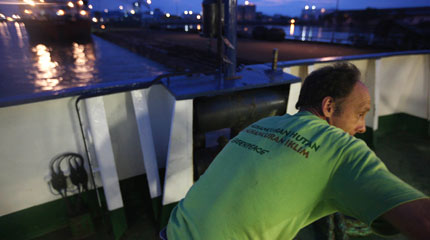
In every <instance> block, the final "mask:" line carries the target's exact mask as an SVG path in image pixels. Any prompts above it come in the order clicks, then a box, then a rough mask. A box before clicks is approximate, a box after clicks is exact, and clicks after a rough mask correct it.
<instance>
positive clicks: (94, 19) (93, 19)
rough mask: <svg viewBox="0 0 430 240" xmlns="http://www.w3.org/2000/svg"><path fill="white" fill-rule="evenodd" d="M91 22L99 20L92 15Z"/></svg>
mask: <svg viewBox="0 0 430 240" xmlns="http://www.w3.org/2000/svg"><path fill="white" fill-rule="evenodd" d="M91 20H92V21H93V22H95V23H96V22H98V21H99V20H97V18H96V17H93V18H92V19H91Z"/></svg>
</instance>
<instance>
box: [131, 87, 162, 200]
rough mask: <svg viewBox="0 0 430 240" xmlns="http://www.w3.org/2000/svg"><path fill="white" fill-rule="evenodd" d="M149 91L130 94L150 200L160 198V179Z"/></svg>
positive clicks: (144, 90)
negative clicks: (149, 106) (150, 114)
mask: <svg viewBox="0 0 430 240" xmlns="http://www.w3.org/2000/svg"><path fill="white" fill-rule="evenodd" d="M148 92H149V89H140V90H135V91H132V92H131V96H132V99H133V106H134V111H135V114H136V123H137V130H138V132H139V140H140V141H139V142H140V149H141V150H142V153H143V161H144V164H145V170H146V177H147V179H148V185H149V193H150V195H151V198H156V197H158V196H161V186H160V177H159V174H158V164H157V157H156V154H155V148H154V142H153V138H152V129H151V120H150V118H149V111H148V102H147V99H148Z"/></svg>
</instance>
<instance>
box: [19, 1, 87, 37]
mask: <svg viewBox="0 0 430 240" xmlns="http://www.w3.org/2000/svg"><path fill="white" fill-rule="evenodd" d="M22 2H23V3H25V4H23V5H21V6H20V10H21V16H22V22H23V23H24V24H25V28H26V30H27V32H28V34H29V37H30V39H32V40H36V39H43V40H47V41H75V40H89V39H90V36H91V21H90V13H89V6H88V1H83V0H78V1H76V0H74V1H66V0H54V1H50V0H38V1H37V2H36V1H33V0H22Z"/></svg>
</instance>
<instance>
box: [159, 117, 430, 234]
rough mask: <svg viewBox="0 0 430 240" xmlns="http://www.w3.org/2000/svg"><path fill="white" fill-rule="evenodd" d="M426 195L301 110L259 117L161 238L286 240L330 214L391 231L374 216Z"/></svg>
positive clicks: (192, 191) (217, 161)
mask: <svg viewBox="0 0 430 240" xmlns="http://www.w3.org/2000/svg"><path fill="white" fill-rule="evenodd" d="M424 197H426V196H425V195H424V194H423V193H421V192H419V191H417V190H415V189H414V188H413V187H411V186H409V185H408V184H406V183H404V182H403V181H402V180H400V179H399V178H397V177H396V176H394V175H393V174H391V173H390V172H389V171H388V170H387V168H386V167H385V165H384V164H383V163H382V162H381V161H380V160H379V158H378V157H377V156H376V155H375V154H374V152H373V151H371V150H370V149H369V148H368V146H367V145H366V143H365V142H363V141H362V140H359V139H357V138H355V137H352V136H350V135H348V134H347V133H345V132H344V131H343V130H341V129H339V128H336V127H333V126H330V125H329V124H328V123H327V122H326V121H324V120H322V119H320V118H318V117H317V116H315V115H313V114H311V113H309V112H299V113H297V114H295V115H293V116H291V115H284V116H277V117H270V118H265V119H262V120H260V121H258V122H256V123H254V124H251V125H250V126H249V127H247V128H246V129H245V130H243V131H242V132H241V133H240V134H239V135H238V136H236V137H235V138H233V139H232V140H231V141H230V142H229V143H228V144H227V145H226V146H225V147H224V149H223V150H222V151H221V153H220V154H219V155H218V156H217V157H216V158H215V160H214V161H213V163H212V164H211V165H210V167H209V168H208V169H207V171H206V172H205V173H204V174H203V175H202V176H201V177H200V179H199V180H198V181H197V182H196V183H195V184H194V185H193V186H192V188H191V189H190V190H189V192H188V193H187V195H186V197H185V198H184V199H183V200H181V201H180V202H179V203H178V205H177V206H176V208H175V209H174V210H173V211H172V214H171V216H170V220H169V223H168V227H167V236H168V239H169V240H176V239H180V240H183V239H204V240H211V239H214V240H221V239H235V240H241V239H269V240H272V239H292V238H293V237H294V236H295V235H296V234H297V232H298V231H299V230H300V229H301V228H303V227H305V226H306V225H308V224H310V223H312V222H314V221H315V220H317V219H319V218H321V217H323V216H326V215H329V214H331V213H334V212H336V211H339V212H342V213H344V214H346V215H349V216H353V217H356V218H357V219H360V220H362V221H363V222H365V223H367V224H369V225H372V227H373V228H374V230H375V231H377V232H379V233H380V234H392V233H394V232H393V229H391V228H390V227H389V226H388V224H384V223H383V222H381V221H375V219H377V218H378V217H379V216H381V215H382V214H383V213H384V212H386V211H388V210H389V209H391V208H393V207H395V206H397V205H399V204H401V203H404V202H407V201H412V200H415V199H419V198H424ZM374 221H375V222H374ZM373 223H375V224H373ZM375 228H376V229H375Z"/></svg>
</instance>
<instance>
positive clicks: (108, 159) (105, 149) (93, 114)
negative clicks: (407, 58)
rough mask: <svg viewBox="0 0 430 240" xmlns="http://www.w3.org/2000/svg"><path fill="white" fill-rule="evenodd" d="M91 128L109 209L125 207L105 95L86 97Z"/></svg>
mask: <svg viewBox="0 0 430 240" xmlns="http://www.w3.org/2000/svg"><path fill="white" fill-rule="evenodd" d="M85 104H86V109H87V116H88V120H89V124H88V125H89V128H90V131H91V136H92V140H93V144H94V146H93V147H94V149H95V153H96V158H97V163H98V167H99V170H100V175H101V178H102V182H103V191H104V193H105V196H106V202H107V207H108V210H110V211H112V210H115V209H118V208H121V207H123V205H124V204H123V201H122V196H121V191H120V187H119V178H118V173H117V170H116V164H115V158H114V154H113V149H112V144H111V138H110V134H109V128H108V123H107V120H106V112H105V107H104V102H103V97H94V98H89V99H85Z"/></svg>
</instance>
